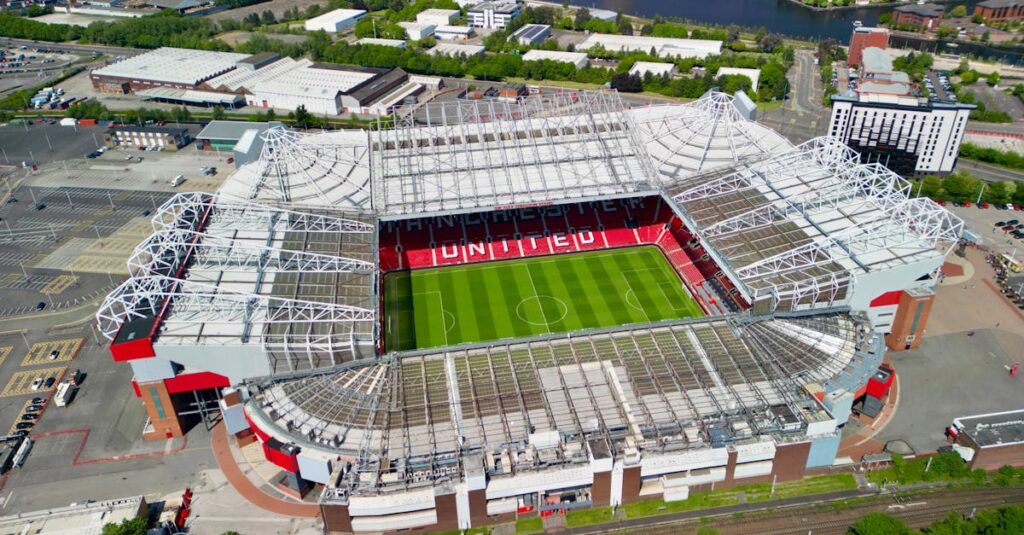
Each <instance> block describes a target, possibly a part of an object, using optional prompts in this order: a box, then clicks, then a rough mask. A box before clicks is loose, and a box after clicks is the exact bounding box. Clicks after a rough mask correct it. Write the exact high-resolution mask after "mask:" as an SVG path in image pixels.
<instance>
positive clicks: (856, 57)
mask: <svg viewBox="0 0 1024 535" xmlns="http://www.w3.org/2000/svg"><path fill="white" fill-rule="evenodd" d="M869 47H874V48H881V49H883V50H884V49H886V48H888V47H889V29H888V28H869V27H867V26H862V27H860V28H854V29H853V36H852V37H851V38H850V52H849V54H848V55H847V60H846V63H847V65H849V66H850V67H853V68H855V69H856V68H857V67H860V61H861V54H862V52H863V51H864V49H865V48H869Z"/></svg>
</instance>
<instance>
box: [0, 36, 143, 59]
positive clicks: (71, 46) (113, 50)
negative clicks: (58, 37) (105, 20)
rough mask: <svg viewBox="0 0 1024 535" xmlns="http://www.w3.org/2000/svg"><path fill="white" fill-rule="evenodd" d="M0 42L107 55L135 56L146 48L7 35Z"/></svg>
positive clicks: (16, 45) (10, 44) (9, 44)
mask: <svg viewBox="0 0 1024 535" xmlns="http://www.w3.org/2000/svg"><path fill="white" fill-rule="evenodd" d="M0 42H2V43H4V44H5V45H8V46H14V47H18V46H27V47H29V48H46V49H49V50H60V51H63V52H81V53H86V54H92V53H96V54H106V55H109V56H119V55H120V56H135V55H138V54H141V53H143V52H147V51H146V50H143V49H139V48H125V47H121V46H106V45H80V44H77V43H50V42H47V41H31V40H28V39H12V38H9V37H3V38H0Z"/></svg>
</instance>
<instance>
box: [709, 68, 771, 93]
mask: <svg viewBox="0 0 1024 535" xmlns="http://www.w3.org/2000/svg"><path fill="white" fill-rule="evenodd" d="M736 74H739V75H742V76H746V77H747V78H750V84H751V88H752V89H753V90H754V91H757V81H758V80H760V79H761V69H741V68H739V67H720V68H719V69H718V76H732V75H736Z"/></svg>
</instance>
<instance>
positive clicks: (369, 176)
mask: <svg viewBox="0 0 1024 535" xmlns="http://www.w3.org/2000/svg"><path fill="white" fill-rule="evenodd" d="M744 100H745V97H743V96H738V97H735V98H734V97H732V96H729V95H724V94H721V93H709V94H707V95H705V96H704V97H702V98H701V99H698V100H697V101H695V102H692V103H689V104H663V105H651V106H645V107H637V108H632V109H630V108H627V107H625V106H624V104H623V102H622V101H621V100H620V99H619V97H618V95H617V94H615V93H614V92H564V93H561V94H545V95H536V96H530V97H528V98H521V99H518V100H499V99H485V100H455V101H446V102H439V103H432V104H428V105H426V106H424V107H423V109H422V110H420V112H418V113H417V114H415V116H411V115H401V114H398V113H393V114H392V116H391V117H390V119H389V120H387V121H384V120H382V121H381V123H380V125H379V126H378V127H377V128H374V129H371V130H368V131H335V132H323V133H309V134H300V133H296V132H292V131H289V130H287V129H284V128H280V127H277V128H270V129H268V130H266V131H265V132H263V133H262V134H261V136H262V140H263V143H262V144H261V145H260V146H261V149H260V151H259V155H258V157H257V158H255V160H254V161H253V162H251V163H248V164H246V165H243V166H242V167H241V168H240V169H239V170H238V171H237V172H235V173H234V174H233V175H232V176H231V177H230V178H229V179H228V180H227V181H226V182H225V184H224V186H223V188H222V190H221V191H219V192H218V193H215V194H207V193H183V194H179V195H177V196H176V197H174V198H172V199H171V200H170V201H168V202H167V203H165V204H164V206H162V207H161V208H160V209H159V210H158V211H157V214H156V216H155V217H154V219H153V229H154V232H153V235H152V236H151V237H150V238H149V239H147V240H146V241H145V242H144V243H143V244H141V245H140V246H139V247H138V248H137V249H136V252H135V254H133V255H132V257H131V260H130V261H129V265H130V270H131V273H132V276H131V278H130V279H129V280H128V281H126V282H125V283H124V284H122V285H121V286H120V287H118V288H117V289H116V290H114V291H113V292H112V293H111V294H110V295H109V296H108V297H107V299H106V301H105V302H104V304H103V306H102V307H101V309H100V311H99V313H98V314H97V320H98V324H99V330H100V332H102V333H103V335H104V336H106V337H107V338H108V339H110V340H111V346H110V348H111V353H112V355H113V357H114V359H115V360H116V361H119V362H125V363H127V365H130V366H131V367H132V369H133V371H134V373H135V379H134V381H133V385H134V388H135V389H136V393H137V395H138V396H139V398H140V399H141V401H142V403H143V404H144V405H145V406H146V410H147V413H148V414H149V416H150V419H151V432H150V436H151V437H153V438H163V437H165V436H175V435H178V434H181V433H182V431H183V425H182V422H183V421H184V420H185V419H186V418H187V416H185V415H179V414H177V413H176V412H175V411H177V410H178V408H179V407H182V406H185V405H186V404H188V403H196V404H200V405H203V403H212V404H215V406H216V409H214V410H220V411H221V413H222V417H223V425H224V426H225V429H226V430H227V431H228V432H229V433H230V434H231V435H233V436H234V437H235V438H236V439H237V440H239V441H252V440H256V441H259V442H260V443H261V445H262V448H263V452H264V455H265V456H266V458H267V459H268V460H269V461H270V462H271V463H273V464H274V465H276V466H278V467H280V469H281V471H282V473H283V474H284V478H285V479H284V480H285V481H286V482H287V484H288V485H289V487H290V488H291V489H292V490H293V491H294V492H297V493H304V492H309V491H310V490H311V489H314V488H315V491H314V492H317V493H319V494H318V496H319V504H320V511H321V516H322V518H323V521H324V527H325V531H327V532H351V531H356V532H380V531H385V532H393V531H397V530H405V529H432V530H454V529H468V528H471V527H474V528H475V527H480V526H484V525H486V524H488V523H492V522H497V521H506V520H511V519H515V518H523V517H528V516H535V515H537V514H546V512H548V511H564V510H566V509H571V508H580V507H590V506H609V505H620V504H624V503H629V502H632V501H636V500H640V499H653V498H663V499H665V500H677V499H684V498H685V497H686V496H688V495H689V493H691V492H698V491H703V490H706V489H710V488H722V487H728V486H731V485H734V484H745V483H755V482H764V481H768V482H771V481H787V480H792V479H798V478H800V477H802V476H803V475H804V473H805V472H806V471H807V470H808V469H812V468H816V467H823V466H828V465H831V464H832V463H833V462H834V461H835V456H836V451H837V448H838V444H839V439H840V434H839V430H838V426H839V425H841V424H842V423H844V422H845V421H846V419H847V417H848V416H849V413H850V409H851V404H852V403H853V400H854V399H855V398H857V397H859V396H861V395H864V392H865V391H866V389H867V385H868V384H870V382H871V381H873V380H874V378H875V376H876V375H877V374H876V372H877V371H878V368H879V366H880V364H881V361H882V357H883V353H884V351H885V348H886V347H889V348H890V349H903V345H904V344H905V343H906V344H910V343H911V340H910V339H908V338H907V337H908V336H916V337H920V334H921V332H922V330H923V328H924V323H925V322H924V321H920V322H915V327H914V328H915V329H917V330H916V331H913V332H910V331H906V330H903V331H897V329H902V327H899V326H900V325H903V324H904V323H907V324H909V322H903V321H902V319H903V318H905V317H907V316H908V315H914V314H919V313H920V310H921V308H920V307H921V306H924V304H927V300H928V299H930V295H931V294H930V292H931V291H932V290H933V288H934V285H935V277H936V275H937V270H938V268H939V267H940V266H941V265H942V263H943V261H944V257H945V255H946V254H947V253H948V251H949V250H950V248H951V247H952V246H953V245H954V244H955V243H956V241H957V240H958V238H959V236H960V232H961V231H962V227H963V224H962V222H961V221H960V220H958V219H957V218H956V217H955V216H953V215H952V214H950V213H949V212H947V211H945V210H944V209H943V208H942V207H940V206H938V205H936V204H934V203H932V202H931V201H929V200H927V199H920V198H914V197H911V196H910V194H909V188H908V185H907V183H906V182H905V181H903V180H902V179H901V178H899V177H898V176H896V175H894V174H893V173H891V172H890V171H888V170H886V169H885V168H884V167H882V166H880V165H874V164H870V165H865V164H861V163H859V162H858V159H857V155H856V154H855V153H854V152H853V151H852V150H850V149H849V148H847V147H845V146H844V145H843V144H842V143H840V142H837V141H836V140H833V139H830V138H818V139H815V140H812V141H810V142H808V143H805V144H803V145H800V146H793V145H791V144H790V143H789V142H787V141H786V140H785V139H784V138H783V137H782V136H780V135H779V134H777V133H775V132H774V131H772V130H770V129H768V128H766V127H764V126H763V125H760V124H758V123H756V122H754V121H752V120H751V119H750V115H749V114H748V113H747V112H746V111H744V110H749V106H748V105H747V104H748V103H747V102H744ZM566 206H572V207H574V210H576V212H574V213H581V212H582V213H592V214H593V217H594V218H595V220H599V221H601V222H602V225H611V226H614V225H616V224H623V225H625V227H621V228H618V227H616V229H615V230H621V231H622V232H617V233H614V236H618V237H617V238H613V237H612V236H611V235H610V234H605V236H606V237H605V238H604V239H607V240H612V239H617V240H620V241H618V242H615V245H612V242H611V241H609V243H608V246H630V245H639V244H645V243H647V244H654V245H656V246H658V247H661V248H662V250H663V252H664V253H665V255H666V258H667V259H668V260H669V262H670V263H672V265H673V266H674V269H676V270H677V271H678V274H679V277H680V284H683V285H685V286H686V287H687V288H688V289H690V290H692V291H694V292H697V291H699V292H706V293H707V295H713V296H714V297H715V299H711V300H707V302H708V303H710V304H709V305H708V306H707V307H706V310H705V312H706V313H707V316H705V317H700V318H691V319H685V320H674V321H663V322H657V323H638V324H630V325H623V326H619V327H611V328H603V329H591V330H578V331H575V332H571V333H562V334H557V333H555V334H544V335H537V336H532V337H522V338H515V339H504V340H499V341H494V342H484V343H471V344H462V345H458V346H446V347H439V348H434V349H425V350H409V351H395V350H391V349H389V348H385V347H384V345H383V341H382V329H383V328H382V315H383V313H382V312H381V310H380V307H381V292H382V288H383V286H384V279H383V274H384V273H385V272H388V271H393V270H402V269H410V268H415V267H431V266H433V265H439V264H436V263H434V264H432V262H436V260H437V259H438V258H440V256H439V255H438V254H437V248H439V247H443V245H441V244H439V243H433V241H434V240H440V239H441V238H439V237H434V238H430V239H427V238H425V237H424V238H423V240H424V243H426V242H427V241H431V243H430V244H429V245H425V246H424V247H426V248H427V249H429V250H427V251H410V250H408V249H407V248H405V247H403V246H402V245H403V244H404V242H403V243H402V244H400V243H397V242H396V235H395V234H394V233H393V231H392V230H390V229H392V228H394V227H396V226H397V227H400V228H402V229H403V230H402V232H403V234H402V237H403V238H406V237H409V236H410V234H407V232H411V233H413V234H415V233H419V234H421V235H426V234H427V233H428V232H433V231H432V230H430V229H433V228H437V229H441V228H450V225H451V224H452V222H455V223H456V224H462V223H460V222H465V221H467V220H469V219H473V218H475V219H487V220H493V221H498V220H499V218H498V216H499V215H500V216H501V217H500V220H501V221H505V222H506V223H507V224H508V225H518V224H519V223H517V221H520V220H521V221H522V222H523V224H525V222H526V221H533V222H534V224H536V222H537V221H542V222H543V223H542V224H543V225H548V226H549V227H548V228H556V226H557V225H559V224H562V225H564V224H565V223H566V221H567V218H568V217H569V215H568V212H566V211H564V210H562V208H564V207H566ZM623 212H625V215H623V216H621V217H620V219H618V220H617V219H615V217H619V216H617V215H614V214H620V213H623ZM616 221H618V223H616ZM445 222H447V223H445ZM442 223H443V224H444V225H448V226H447V227H445V226H438V225H442ZM457 228H459V227H457ZM461 228H462V229H463V230H462V231H461V232H463V233H465V232H468V231H467V230H465V229H467V228H469V227H461ZM476 228H480V227H476ZM609 230H610V229H609ZM595 232H604V230H595ZM461 236H462V237H463V239H467V234H461ZM536 239H538V240H542V239H544V236H541V235H539V234H538V235H537V237H536ZM409 248H412V245H409ZM416 255H418V256H416ZM698 279H702V282H701V283H700V284H695V281H697V280H698ZM695 297H699V295H695ZM922 303H924V304H922ZM894 318H895V320H894ZM211 348H216V350H215V351H210V349H211ZM157 407H161V410H160V411H158V410H157ZM165 408H166V409H170V408H173V409H174V411H171V410H166V411H165V410H164V409H165Z"/></svg>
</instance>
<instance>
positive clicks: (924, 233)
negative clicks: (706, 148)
mask: <svg viewBox="0 0 1024 535" xmlns="http://www.w3.org/2000/svg"><path fill="white" fill-rule="evenodd" d="M668 193H669V195H671V197H672V199H673V200H675V201H676V202H677V203H678V204H679V206H680V207H681V208H682V210H680V211H679V213H680V215H681V216H682V217H683V218H684V220H685V221H686V223H687V226H688V228H689V229H691V230H692V231H693V232H695V233H696V234H697V235H698V236H700V238H701V240H702V242H703V243H704V244H706V245H708V246H709V247H708V248H707V252H708V253H709V254H711V255H712V256H714V257H715V259H716V262H717V263H718V265H719V266H721V267H722V268H723V270H725V271H726V272H727V273H731V274H732V275H733V280H738V281H740V282H741V283H742V284H741V285H740V286H741V291H742V290H743V287H745V288H746V289H747V290H748V291H749V292H750V294H749V295H746V296H745V297H746V298H747V300H748V301H749V302H751V303H753V302H754V301H755V300H757V299H763V298H770V299H774V300H775V302H776V303H777V306H779V307H780V308H782V309H784V310H786V309H797V308H804V307H808V306H813V305H820V304H825V303H827V304H832V303H837V302H842V299H843V298H844V297H845V296H846V293H847V291H848V287H849V286H850V283H851V275H852V274H862V273H870V272H874V271H878V270H882V269H888V268H893V267H897V266H899V265H902V264H908V263H912V262H916V261H919V260H921V259H923V258H929V257H931V258H934V257H936V256H943V255H945V254H946V253H948V251H949V249H950V248H951V247H952V246H953V245H954V244H955V243H956V242H957V240H958V239H959V237H960V234H961V232H962V231H963V221H961V220H960V219H959V218H957V217H956V216H954V215H953V214H951V213H950V212H948V211H947V210H945V209H943V208H942V207H940V206H938V205H937V204H935V203H934V202H933V201H931V200H930V199H927V198H913V197H911V196H910V185H909V183H907V182H906V181H905V180H903V179H902V178H900V177H899V176H898V175H896V174H895V173H893V172H892V171H889V170H888V169H886V168H885V167H884V166H882V165H880V164H867V165H865V164H861V163H859V159H858V157H857V154H856V153H855V152H853V151H852V150H851V149H850V148H848V147H847V146H846V145H844V144H843V143H842V142H840V141H839V140H836V139H833V138H816V139H813V140H811V141H808V142H806V143H804V144H802V145H799V146H798V147H795V148H794V149H792V150H790V151H788V152H785V153H783V154H780V155H778V156H775V157H773V158H771V159H769V160H765V161H762V162H758V163H754V164H751V165H749V166H747V167H745V168H740V169H739V170H736V171H734V172H731V173H730V174H727V175H725V176H721V177H718V178H714V179H710V180H709V179H708V178H707V177H701V176H697V177H691V178H683V179H681V180H679V181H678V182H677V183H676V184H674V185H673V186H671V187H670V188H669V189H668ZM940 248H944V249H941V250H940ZM755 306H756V305H755Z"/></svg>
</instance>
